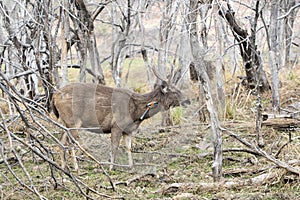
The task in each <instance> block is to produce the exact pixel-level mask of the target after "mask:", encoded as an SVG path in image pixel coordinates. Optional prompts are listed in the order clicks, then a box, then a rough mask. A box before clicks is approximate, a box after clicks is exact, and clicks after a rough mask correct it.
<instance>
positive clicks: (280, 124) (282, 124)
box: [262, 113, 300, 130]
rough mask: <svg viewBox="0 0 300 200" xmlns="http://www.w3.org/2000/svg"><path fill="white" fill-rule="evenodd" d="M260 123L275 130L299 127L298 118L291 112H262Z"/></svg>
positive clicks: (299, 121)
mask: <svg viewBox="0 0 300 200" xmlns="http://www.w3.org/2000/svg"><path fill="white" fill-rule="evenodd" d="M262 116H263V122H262V125H263V126H266V127H272V128H274V129H276V130H295V129H296V128H299V127H300V119H299V118H297V117H296V116H295V115H293V114H269V113H264V114H262Z"/></svg>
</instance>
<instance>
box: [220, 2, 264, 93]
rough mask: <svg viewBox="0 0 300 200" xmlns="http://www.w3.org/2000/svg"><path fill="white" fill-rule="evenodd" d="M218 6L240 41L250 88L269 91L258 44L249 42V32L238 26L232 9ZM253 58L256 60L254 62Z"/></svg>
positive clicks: (235, 36)
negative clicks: (257, 87) (257, 47)
mask: <svg viewBox="0 0 300 200" xmlns="http://www.w3.org/2000/svg"><path fill="white" fill-rule="evenodd" d="M218 6H219V14H220V15H221V16H222V17H223V18H224V19H225V20H226V21H227V22H228V24H229V25H230V27H231V30H232V32H233V35H234V38H235V39H236V40H237V41H238V44H239V47H240V53H241V56H242V58H243V62H244V66H245V71H246V76H247V82H248V87H249V88H250V89H254V88H255V87H256V86H257V85H258V86H259V90H260V91H261V92H265V91H268V90H269V89H270V85H269V83H268V80H267V76H266V74H265V71H264V69H263V65H261V63H260V61H261V58H260V53H259V52H258V51H257V50H256V44H252V43H251V42H250V41H249V38H250V37H249V35H248V33H247V31H246V30H244V29H242V28H241V27H240V26H239V25H238V23H237V21H236V19H235V16H234V13H233V11H232V9H227V8H226V7H225V6H224V3H222V4H221V3H218ZM227 7H229V8H231V5H230V4H227ZM252 55H254V56H252ZM253 58H255V59H254V60H253Z"/></svg>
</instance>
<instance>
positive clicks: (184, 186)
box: [155, 171, 285, 195]
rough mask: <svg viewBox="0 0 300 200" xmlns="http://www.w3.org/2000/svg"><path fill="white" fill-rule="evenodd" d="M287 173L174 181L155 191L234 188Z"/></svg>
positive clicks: (166, 192) (273, 172) (265, 181)
mask: <svg viewBox="0 0 300 200" xmlns="http://www.w3.org/2000/svg"><path fill="white" fill-rule="evenodd" d="M283 174H285V172H284V171H280V172H278V171H272V172H268V173H264V174H261V175H258V176H256V177H253V178H249V179H244V180H240V179H226V180H223V181H221V182H200V183H194V182H192V183H191V182H189V183H172V184H170V185H166V186H163V187H162V188H161V189H159V190H157V191H156V192H155V193H159V194H163V195H166V194H170V193H175V192H178V191H187V190H188V191H203V190H205V191H207V190H209V191H219V190H221V189H232V188H237V187H243V186H250V185H251V186H253V185H263V184H264V183H267V182H269V181H271V180H273V179H276V180H277V179H278V178H279V177H281V176H283ZM279 175H281V176H279Z"/></svg>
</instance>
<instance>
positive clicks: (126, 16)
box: [110, 0, 134, 87]
mask: <svg viewBox="0 0 300 200" xmlns="http://www.w3.org/2000/svg"><path fill="white" fill-rule="evenodd" d="M133 3H134V2H133ZM118 7H119V5H118V2H115V3H113V6H112V11H111V13H112V24H113V29H112V37H113V44H112V50H111V52H112V54H111V63H110V64H111V71H112V75H113V78H114V82H115V85H116V87H121V77H122V70H123V63H124V60H125V57H126V50H127V49H128V47H127V46H126V42H128V40H129V35H130V33H131V32H130V31H131V30H130V29H131V25H132V21H131V20H132V16H131V12H132V2H131V1H130V0H127V5H126V6H125V11H123V13H122V15H123V17H122V21H121V24H120V25H118V26H116V24H118V22H117V21H116V20H117V9H119V8H118Z"/></svg>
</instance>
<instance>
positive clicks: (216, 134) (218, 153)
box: [188, 0, 223, 181]
mask: <svg viewBox="0 0 300 200" xmlns="http://www.w3.org/2000/svg"><path fill="white" fill-rule="evenodd" d="M197 2H198V1H196V0H191V1H190V5H189V7H190V12H189V15H188V20H189V24H190V45H191V51H192V55H193V59H194V64H195V70H196V72H197V75H198V78H199V80H200V83H201V84H202V85H203V89H204V92H205V96H206V106H207V109H208V111H209V113H210V119H211V129H212V134H213V144H214V161H213V164H212V173H213V178H214V181H220V180H221V178H222V160H223V155H222V131H221V129H220V124H219V119H218V114H217V112H216V108H215V105H214V102H213V99H212V90H211V86H210V81H209V77H208V74H207V70H206V66H205V62H204V55H205V54H204V51H203V50H202V49H201V47H200V46H199V44H200V42H199V40H198V38H199V36H198V30H197V23H196V22H197V12H196V11H197V9H198V4H197Z"/></svg>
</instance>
